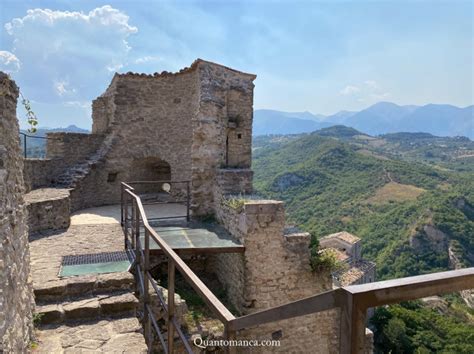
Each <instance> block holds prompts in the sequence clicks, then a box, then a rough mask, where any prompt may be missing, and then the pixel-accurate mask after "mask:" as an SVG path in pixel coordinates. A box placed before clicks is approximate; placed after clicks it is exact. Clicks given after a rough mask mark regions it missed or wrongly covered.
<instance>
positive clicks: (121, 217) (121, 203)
mask: <svg viewBox="0 0 474 354" xmlns="http://www.w3.org/2000/svg"><path fill="white" fill-rule="evenodd" d="M120 225H122V228H123V184H121V185H120Z"/></svg>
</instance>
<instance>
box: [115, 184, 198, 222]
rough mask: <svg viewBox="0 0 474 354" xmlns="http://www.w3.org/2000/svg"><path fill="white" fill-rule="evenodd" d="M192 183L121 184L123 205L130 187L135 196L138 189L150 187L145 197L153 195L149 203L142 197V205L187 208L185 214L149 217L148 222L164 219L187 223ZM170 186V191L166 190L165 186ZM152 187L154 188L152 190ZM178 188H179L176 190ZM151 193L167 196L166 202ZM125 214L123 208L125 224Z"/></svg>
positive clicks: (122, 217) (122, 218)
mask: <svg viewBox="0 0 474 354" xmlns="http://www.w3.org/2000/svg"><path fill="white" fill-rule="evenodd" d="M190 183H191V182H190V181H172V180H161V181H132V182H126V183H122V184H121V193H120V195H121V200H122V203H121V205H123V197H124V193H125V190H126V189H127V188H129V187H132V190H133V191H134V193H135V194H137V195H138V194H139V193H138V192H137V190H136V189H137V188H140V187H148V190H147V193H145V195H151V199H149V200H148V201H143V196H141V197H140V200H141V202H142V205H158V204H178V205H184V206H185V207H186V213H185V214H181V215H180V214H174V215H168V216H161V217H158V216H154V217H151V218H150V217H149V218H148V221H154V220H163V219H182V218H186V220H187V221H189V220H190V206H191V192H190ZM166 185H168V187H169V189H168V190H166V188H165V186H166ZM150 186H151V187H152V188H151V189H150ZM175 187H177V188H175ZM150 191H154V192H161V193H162V194H165V195H166V198H165V200H160V196H159V195H156V193H155V195H154V194H153V193H150ZM124 213H125V210H124V208H123V207H122V208H121V221H122V224H123V221H124Z"/></svg>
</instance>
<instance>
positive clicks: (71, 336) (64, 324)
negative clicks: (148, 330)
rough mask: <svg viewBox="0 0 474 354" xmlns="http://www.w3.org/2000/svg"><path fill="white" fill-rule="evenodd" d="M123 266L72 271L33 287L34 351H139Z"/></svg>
mask: <svg viewBox="0 0 474 354" xmlns="http://www.w3.org/2000/svg"><path fill="white" fill-rule="evenodd" d="M133 290H134V279H133V276H132V274H130V273H128V272H120V273H111V274H102V275H100V276H83V277H81V276H78V277H70V278H67V279H62V280H60V281H58V282H51V283H50V284H48V283H46V284H42V285H41V286H40V287H38V286H37V287H35V289H34V292H35V298H36V304H37V305H36V315H35V318H36V322H39V324H38V325H37V331H36V336H37V343H38V344H37V348H36V350H35V351H37V352H40V353H62V352H69V351H71V352H82V351H84V350H86V351H87V350H89V351H94V352H114V353H117V352H118V353H120V352H124V353H145V352H146V350H147V346H146V344H145V339H144V337H143V334H142V331H143V330H142V326H141V324H140V323H139V321H138V319H137V317H136V316H137V307H138V299H137V298H136V297H135V295H134V293H133Z"/></svg>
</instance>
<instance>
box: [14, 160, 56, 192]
mask: <svg viewBox="0 0 474 354" xmlns="http://www.w3.org/2000/svg"><path fill="white" fill-rule="evenodd" d="M23 166H24V167H23V179H24V181H25V191H26V192H27V193H28V192H29V191H31V190H32V189H36V188H40V187H46V186H49V185H51V184H52V183H53V182H54V176H55V175H56V174H58V173H60V172H62V170H63V169H64V168H65V167H64V168H63V167H61V166H58V163H57V161H56V160H52V159H37V158H27V159H24V160H23Z"/></svg>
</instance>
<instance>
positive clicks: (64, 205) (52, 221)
mask: <svg viewBox="0 0 474 354" xmlns="http://www.w3.org/2000/svg"><path fill="white" fill-rule="evenodd" d="M25 202H26V206H27V209H28V226H29V230H30V233H33V232H37V231H44V230H60V229H65V228H67V227H69V225H70V223H71V216H70V212H71V207H70V200H69V190H67V189H54V188H40V189H35V190H33V191H31V192H30V193H28V194H26V195H25Z"/></svg>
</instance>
